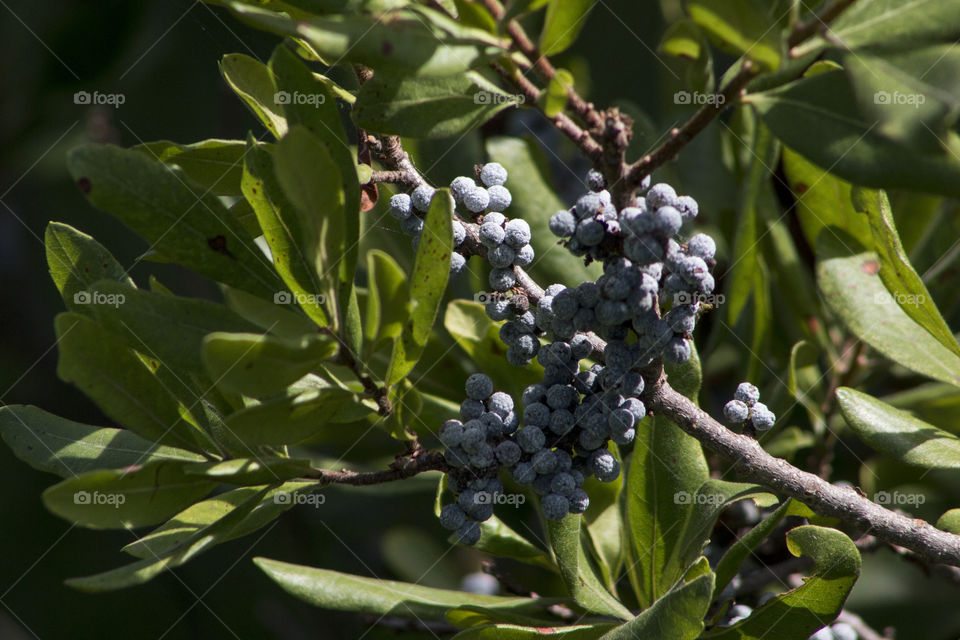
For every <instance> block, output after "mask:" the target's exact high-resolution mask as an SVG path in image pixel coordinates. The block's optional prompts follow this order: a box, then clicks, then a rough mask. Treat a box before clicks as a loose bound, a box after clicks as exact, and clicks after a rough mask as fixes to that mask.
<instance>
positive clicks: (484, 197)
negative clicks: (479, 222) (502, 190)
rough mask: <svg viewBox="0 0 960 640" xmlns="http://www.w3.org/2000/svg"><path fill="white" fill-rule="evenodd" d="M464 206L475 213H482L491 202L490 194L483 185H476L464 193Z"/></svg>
mask: <svg viewBox="0 0 960 640" xmlns="http://www.w3.org/2000/svg"><path fill="white" fill-rule="evenodd" d="M463 204H464V206H465V207H466V208H467V209H468V210H469V211H471V212H473V213H480V212H482V211H483V210H484V209H486V208H487V205H488V204H490V194H489V193H487V190H486V189H484V188H483V187H474V188H473V189H471V190H470V191H467V192H466V193H465V194H464V195H463Z"/></svg>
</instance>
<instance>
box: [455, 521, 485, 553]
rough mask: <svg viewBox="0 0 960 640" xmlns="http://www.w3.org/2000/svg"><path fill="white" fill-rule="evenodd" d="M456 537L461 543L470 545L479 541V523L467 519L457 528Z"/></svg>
mask: <svg viewBox="0 0 960 640" xmlns="http://www.w3.org/2000/svg"><path fill="white" fill-rule="evenodd" d="M457 539H458V540H459V541H460V543H461V544H465V545H467V546H468V547H472V546H473V545H475V544H477V542H479V541H480V523H478V522H474V521H473V520H468V521H466V522H464V523H463V525H462V526H461V527H460V528H459V529H457Z"/></svg>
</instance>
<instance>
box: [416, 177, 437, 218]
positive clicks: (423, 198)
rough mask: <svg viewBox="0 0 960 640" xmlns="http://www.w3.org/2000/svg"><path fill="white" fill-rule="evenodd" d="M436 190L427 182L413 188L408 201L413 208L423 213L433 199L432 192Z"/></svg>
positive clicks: (427, 209) (428, 208)
mask: <svg viewBox="0 0 960 640" xmlns="http://www.w3.org/2000/svg"><path fill="white" fill-rule="evenodd" d="M436 192H437V190H436V189H434V188H433V187H431V186H430V185H428V184H422V185H420V186H419V187H417V188H416V189H414V190H413V193H411V194H410V202H411V203H412V204H413V208H414V209H416V210H417V211H422V212H424V213H426V212H427V211H429V210H430V201H431V200H433V194H435V193H436Z"/></svg>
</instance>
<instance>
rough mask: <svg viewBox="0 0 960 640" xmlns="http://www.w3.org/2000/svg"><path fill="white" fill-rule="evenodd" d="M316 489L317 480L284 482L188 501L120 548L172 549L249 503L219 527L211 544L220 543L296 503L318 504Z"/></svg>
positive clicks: (135, 551)
mask: <svg viewBox="0 0 960 640" xmlns="http://www.w3.org/2000/svg"><path fill="white" fill-rule="evenodd" d="M316 489H317V483H316V482H313V481H309V482H285V483H283V484H282V485H280V486H279V487H274V488H272V489H269V488H266V487H240V488H237V489H231V490H230V491H225V492H223V493H220V494H217V495H215V496H213V497H210V498H207V499H206V500H202V501H200V502H197V503H195V504H192V505H190V506H189V507H187V508H186V509H184V510H183V511H181V512H180V513H178V514H177V515H175V516H173V517H172V518H170V520H168V521H167V522H165V523H163V524H162V525H161V526H159V527H157V528H156V529H154V530H153V531H151V532H150V533H148V534H147V535H145V536H143V537H142V538H138V539H137V540H136V541H135V542H131V543H130V544H128V545H127V546H125V547H124V548H123V551H124V552H126V553H128V554H130V555H132V556H133V557H135V558H141V559H153V558H156V557H157V556H162V555H164V554H166V553H168V552H171V551H175V550H176V549H177V548H178V547H179V546H181V545H182V544H183V543H184V542H185V541H186V540H188V539H190V538H191V537H192V536H194V535H195V534H197V533H198V532H199V531H201V530H202V529H204V528H205V527H208V526H210V525H213V524H215V523H217V522H218V521H219V520H221V519H223V518H224V517H226V516H229V515H230V513H231V512H233V511H234V510H236V509H240V508H243V507H244V506H245V505H249V507H250V508H249V510H247V511H246V514H245V515H243V517H242V518H239V519H237V520H236V522H235V525H234V526H233V527H232V528H231V529H230V530H229V531H223V532H221V533H220V534H219V535H218V536H217V537H216V540H215V541H214V544H221V543H223V542H227V541H228V540H233V539H235V538H239V537H241V536H245V535H247V534H249V533H252V532H253V531H256V530H257V529H260V528H261V527H263V526H265V525H267V524H269V523H270V522H272V521H273V520H275V519H276V518H277V517H279V516H280V515H281V514H283V513H284V512H286V511H288V510H289V509H290V508H292V507H293V506H295V505H297V504H313V505H319V504H321V503H322V496H323V494H315V493H314V492H315V491H316ZM206 548H209V547H206Z"/></svg>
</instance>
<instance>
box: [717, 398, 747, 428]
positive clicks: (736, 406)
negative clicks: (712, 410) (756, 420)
mask: <svg viewBox="0 0 960 640" xmlns="http://www.w3.org/2000/svg"><path fill="white" fill-rule="evenodd" d="M723 417H724V418H726V419H727V422H732V423H734V424H740V423H741V422H746V421H747V418H749V417H750V407H748V406H747V405H746V404H744V403H743V402H740V401H739V400H731V401H730V402H728V403H727V404H725V405H724V407H723Z"/></svg>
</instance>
